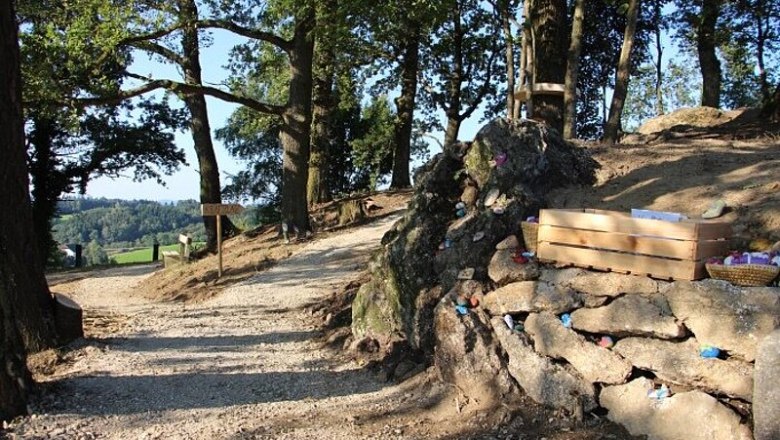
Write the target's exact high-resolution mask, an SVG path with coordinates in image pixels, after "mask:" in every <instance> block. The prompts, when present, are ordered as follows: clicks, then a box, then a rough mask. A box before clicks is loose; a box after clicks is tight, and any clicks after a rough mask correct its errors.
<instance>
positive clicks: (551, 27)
mask: <svg viewBox="0 0 780 440" xmlns="http://www.w3.org/2000/svg"><path fill="white" fill-rule="evenodd" d="M531 26H532V29H533V33H534V40H535V42H536V48H535V53H534V60H535V66H534V68H535V69H536V74H535V75H534V79H533V82H534V83H554V84H563V83H564V79H565V72H566V48H567V46H568V44H567V41H568V35H567V30H568V29H567V26H566V1H565V0H535V1H534V4H533V9H532V10H531ZM533 112H534V116H535V117H538V118H541V119H542V120H543V121H544V122H545V123H547V124H548V125H549V126H550V127H552V128H554V129H556V130H558V131H559V132H562V131H563V96H560V95H536V94H535V95H534V96H533Z"/></svg>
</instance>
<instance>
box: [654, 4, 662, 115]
mask: <svg viewBox="0 0 780 440" xmlns="http://www.w3.org/2000/svg"><path fill="white" fill-rule="evenodd" d="M653 14H654V16H653V20H655V25H654V26H655V52H656V53H657V54H658V57H657V58H656V60H655V114H656V116H661V115H663V114H664V113H665V110H664V93H663V90H662V89H661V87H662V86H663V82H664V70H663V57H664V46H663V44H661V20H662V19H663V16H662V15H661V0H655V4H654V5H653Z"/></svg>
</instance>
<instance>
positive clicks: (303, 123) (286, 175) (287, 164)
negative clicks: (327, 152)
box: [279, 7, 315, 237]
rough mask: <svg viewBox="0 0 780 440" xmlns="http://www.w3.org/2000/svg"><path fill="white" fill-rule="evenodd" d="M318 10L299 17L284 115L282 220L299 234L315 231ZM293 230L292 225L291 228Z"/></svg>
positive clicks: (294, 38)
mask: <svg viewBox="0 0 780 440" xmlns="http://www.w3.org/2000/svg"><path fill="white" fill-rule="evenodd" d="M314 25H315V15H314V10H313V9H312V8H311V7H309V8H307V9H306V10H305V11H303V12H302V15H301V16H300V17H298V18H297V19H296V24H295V33H294V36H293V48H292V49H291V50H290V52H289V57H290V73H291V79H290V91H289V98H288V101H287V107H286V109H285V111H284V113H283V114H282V120H283V121H284V124H282V128H281V131H280V133H279V139H280V141H281V144H282V148H283V150H284V154H283V159H282V166H283V169H282V220H283V221H284V222H285V223H286V224H287V225H288V227H290V226H292V227H293V228H295V229H296V230H297V233H298V236H299V237H300V236H304V235H305V234H307V233H308V232H309V231H311V225H310V224H309V204H308V202H307V201H306V184H307V181H308V177H309V142H310V141H311V137H310V136H311V94H312V64H313V58H314V38H313V35H312V33H313V30H314ZM291 230H292V228H291Z"/></svg>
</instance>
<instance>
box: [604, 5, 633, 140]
mask: <svg viewBox="0 0 780 440" xmlns="http://www.w3.org/2000/svg"><path fill="white" fill-rule="evenodd" d="M638 14H639V0H630V1H629V3H628V14H627V16H626V31H625V34H624V35H623V47H622V48H621V49H620V60H619V61H618V69H617V78H616V79H615V90H614V91H613V93H612V103H611V104H610V106H609V119H607V125H606V127H604V142H606V143H608V144H614V143H615V142H617V140H618V133H619V131H620V127H621V123H620V121H621V118H622V115H623V105H624V104H625V102H626V93H628V80H629V77H630V75H631V49H632V47H633V45H634V35H635V34H636V19H637V15H638Z"/></svg>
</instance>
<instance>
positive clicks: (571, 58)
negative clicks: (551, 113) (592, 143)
mask: <svg viewBox="0 0 780 440" xmlns="http://www.w3.org/2000/svg"><path fill="white" fill-rule="evenodd" d="M584 18H585V0H576V1H575V2H574V17H573V19H572V25H571V42H570V43H569V51H568V52H567V54H566V78H565V80H564V84H565V87H564V91H563V105H564V114H563V124H564V125H563V137H564V139H573V138H574V137H575V136H576V122H577V72H578V71H579V68H580V51H581V50H582V22H583V20H584Z"/></svg>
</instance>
